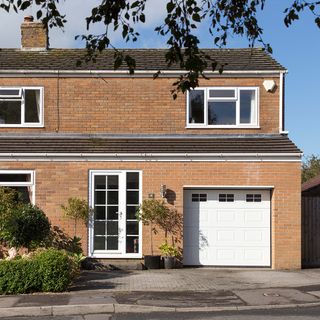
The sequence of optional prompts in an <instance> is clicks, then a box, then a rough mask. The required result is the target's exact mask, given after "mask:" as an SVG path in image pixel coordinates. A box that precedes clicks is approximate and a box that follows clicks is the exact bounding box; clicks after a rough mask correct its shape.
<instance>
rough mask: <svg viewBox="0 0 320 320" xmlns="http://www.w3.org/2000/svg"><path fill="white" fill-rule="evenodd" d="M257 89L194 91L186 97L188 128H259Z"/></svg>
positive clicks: (199, 89) (202, 89)
mask: <svg viewBox="0 0 320 320" xmlns="http://www.w3.org/2000/svg"><path fill="white" fill-rule="evenodd" d="M258 93H259V91H258V88H256V87H238V88H221V87H208V88H196V89H194V90H191V91H189V92H188V95H187V126H188V127H191V128H192V127H209V128H211V127H218V128H232V127H244V128H245V127H248V128H250V127H254V126H258Z"/></svg>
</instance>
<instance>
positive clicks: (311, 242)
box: [301, 196, 320, 268]
mask: <svg viewBox="0 0 320 320" xmlns="http://www.w3.org/2000/svg"><path fill="white" fill-rule="evenodd" d="M301 204H302V239H301V242H302V267H304V268H312V267H320V197H310V196H302V202H301Z"/></svg>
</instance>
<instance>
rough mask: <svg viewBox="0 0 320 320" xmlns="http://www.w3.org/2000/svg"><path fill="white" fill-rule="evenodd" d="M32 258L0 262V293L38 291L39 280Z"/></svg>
mask: <svg viewBox="0 0 320 320" xmlns="http://www.w3.org/2000/svg"><path fill="white" fill-rule="evenodd" d="M37 269H38V264H37V263H36V262H35V261H34V260H27V259H16V260H8V261H6V260H4V261H1V262H0V294H18V293H29V292H35V291H39V288H40V286H41V280H40V277H39V274H38V270H37Z"/></svg>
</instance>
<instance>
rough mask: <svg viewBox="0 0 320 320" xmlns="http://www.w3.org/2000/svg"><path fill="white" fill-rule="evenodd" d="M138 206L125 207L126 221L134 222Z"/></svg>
mask: <svg viewBox="0 0 320 320" xmlns="http://www.w3.org/2000/svg"><path fill="white" fill-rule="evenodd" d="M138 208H139V207H138V206H136V207H135V206H127V219H130V220H135V219H137V216H136V212H137V210H138Z"/></svg>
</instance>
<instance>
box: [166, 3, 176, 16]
mask: <svg viewBox="0 0 320 320" xmlns="http://www.w3.org/2000/svg"><path fill="white" fill-rule="evenodd" d="M174 8H175V5H174V3H173V2H168V4H167V12H168V13H170V12H172V11H173V9H174Z"/></svg>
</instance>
